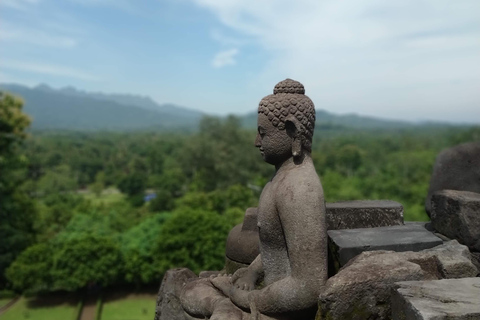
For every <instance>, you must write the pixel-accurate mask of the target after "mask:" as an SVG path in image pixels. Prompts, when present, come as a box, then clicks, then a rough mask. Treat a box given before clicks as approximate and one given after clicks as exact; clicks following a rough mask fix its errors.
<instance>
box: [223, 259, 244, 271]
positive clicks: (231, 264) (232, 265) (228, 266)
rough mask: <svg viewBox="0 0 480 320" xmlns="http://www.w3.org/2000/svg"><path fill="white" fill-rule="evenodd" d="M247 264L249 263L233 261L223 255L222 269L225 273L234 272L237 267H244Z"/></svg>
mask: <svg viewBox="0 0 480 320" xmlns="http://www.w3.org/2000/svg"><path fill="white" fill-rule="evenodd" d="M249 265H250V263H241V262H237V261H233V260H231V259H229V258H228V257H225V266H224V270H225V273H226V274H234V273H235V272H236V271H237V270H238V269H241V268H246V267H248V266H249Z"/></svg>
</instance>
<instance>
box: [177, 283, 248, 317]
mask: <svg viewBox="0 0 480 320" xmlns="http://www.w3.org/2000/svg"><path fill="white" fill-rule="evenodd" d="M180 302H181V303H182V306H183V309H184V310H185V312H186V313H187V314H188V315H190V316H192V317H196V318H201V319H204V318H209V319H211V320H242V319H248V317H244V312H242V310H240V309H239V308H238V307H236V306H235V305H234V304H233V303H232V302H231V301H230V298H228V297H227V296H225V295H224V294H223V293H222V292H221V291H220V290H219V289H217V288H216V287H215V286H214V285H213V284H212V282H211V280H210V279H209V278H200V279H196V280H194V281H191V282H188V283H187V284H186V285H185V287H183V289H182V293H181V295H180Z"/></svg>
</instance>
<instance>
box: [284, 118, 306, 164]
mask: <svg viewBox="0 0 480 320" xmlns="http://www.w3.org/2000/svg"><path fill="white" fill-rule="evenodd" d="M285 130H286V131H287V134H288V136H289V137H290V138H291V139H292V155H293V157H294V158H297V157H300V156H301V155H302V139H301V137H300V122H299V121H298V119H297V118H295V116H293V115H290V116H288V117H287V119H285Z"/></svg>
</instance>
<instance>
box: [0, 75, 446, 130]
mask: <svg viewBox="0 0 480 320" xmlns="http://www.w3.org/2000/svg"><path fill="white" fill-rule="evenodd" d="M0 89H2V90H6V91H9V92H11V93H14V94H17V95H19V96H21V97H22V98H23V99H24V101H25V107H24V111H25V112H26V113H28V114H29V115H30V116H31V117H32V118H33V123H32V128H33V129H41V130H44V129H67V130H117V131H120V130H179V129H188V130H190V131H191V130H195V128H197V126H198V123H199V121H200V119H201V118H202V116H204V115H205V114H203V113H201V112H199V111H196V110H192V109H187V108H184V107H180V106H177V105H174V104H158V103H156V102H155V101H153V100H152V99H151V98H150V97H145V96H138V95H131V94H105V93H101V92H85V91H80V90H77V89H75V88H73V87H65V88H61V89H53V88H51V87H49V86H48V85H46V84H41V85H38V86H36V87H33V88H29V87H26V86H23V85H17V84H0ZM316 113H317V123H316V127H317V129H321V130H322V129H324V130H336V131H339V130H344V129H347V128H351V129H401V128H411V127H415V126H417V127H418V126H422V127H438V126H448V125H449V124H446V123H436V122H424V123H412V122H404V121H393V120H385V119H379V118H374V117H365V116H361V115H357V114H347V115H336V114H333V113H330V112H327V111H325V110H318V109H317V111H316ZM241 121H242V124H243V126H244V127H246V128H256V126H257V113H256V112H251V113H248V114H246V115H244V116H241Z"/></svg>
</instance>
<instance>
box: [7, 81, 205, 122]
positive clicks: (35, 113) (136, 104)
mask: <svg viewBox="0 0 480 320" xmlns="http://www.w3.org/2000/svg"><path fill="white" fill-rule="evenodd" d="M0 89H2V90H5V91H8V92H11V93H13V94H16V95H19V96H21V97H22V98H23V100H24V102H25V105H24V111H25V112H26V113H27V114H29V115H30V116H31V117H32V118H33V122H32V128H33V129H68V130H139V129H157V130H172V129H180V128H189V129H191V128H192V127H196V126H197V125H198V122H199V120H200V118H201V117H202V116H203V114H202V113H201V112H199V111H195V110H190V109H187V108H183V107H179V106H176V105H173V104H164V105H160V104H157V103H156V102H155V101H153V100H152V99H150V98H149V97H141V96H134V95H127V94H111V95H110V94H104V93H87V92H83V91H79V90H76V89H75V88H72V87H66V88H62V89H53V88H51V87H49V86H48V85H45V84H42V85H38V86H36V87H34V88H29V87H26V86H22V85H16V84H0Z"/></svg>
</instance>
